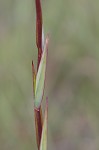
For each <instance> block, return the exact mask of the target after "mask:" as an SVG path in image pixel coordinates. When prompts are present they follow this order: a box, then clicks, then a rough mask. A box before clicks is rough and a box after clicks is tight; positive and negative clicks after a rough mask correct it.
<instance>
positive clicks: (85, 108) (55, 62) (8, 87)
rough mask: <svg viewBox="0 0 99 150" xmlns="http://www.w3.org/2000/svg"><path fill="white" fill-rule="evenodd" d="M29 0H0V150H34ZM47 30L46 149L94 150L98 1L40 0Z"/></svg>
mask: <svg viewBox="0 0 99 150" xmlns="http://www.w3.org/2000/svg"><path fill="white" fill-rule="evenodd" d="M34 4H35V3H34V0H6V1H5V0H0V150H36V140H35V139H36V137H35V128H34V112H33V93H32V91H33V89H32V69H31V61H32V59H33V60H34V62H35V65H36V62H37V48H36V44H35V5H34ZM42 6H43V22H44V30H45V34H46V33H47V32H49V33H50V44H49V56H48V66H47V77H46V95H47V96H48V98H49V135H48V147H49V149H50V150H99V0H94V1H93V0H42Z"/></svg>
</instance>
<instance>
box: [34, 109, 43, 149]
mask: <svg viewBox="0 0 99 150" xmlns="http://www.w3.org/2000/svg"><path fill="white" fill-rule="evenodd" d="M34 113H35V127H36V140H37V147H38V150H39V149H40V142H41V135H42V110H41V107H40V109H39V110H36V109H34Z"/></svg>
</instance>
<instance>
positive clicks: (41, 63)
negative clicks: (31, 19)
mask: <svg viewBox="0 0 99 150" xmlns="http://www.w3.org/2000/svg"><path fill="white" fill-rule="evenodd" d="M35 6H36V45H37V49H38V60H37V69H35V67H34V63H33V61H32V73H33V95H34V115H35V130H36V140H37V147H38V150H47V120H48V100H47V98H46V107H45V113H44V118H43V115H42V106H41V103H42V100H43V95H44V86H45V75H46V63H47V51H48V39H49V38H48V36H47V37H46V39H45V40H44V33H43V27H42V9H41V2H40V0H35Z"/></svg>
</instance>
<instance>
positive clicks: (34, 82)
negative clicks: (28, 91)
mask: <svg viewBox="0 0 99 150" xmlns="http://www.w3.org/2000/svg"><path fill="white" fill-rule="evenodd" d="M32 75H33V94H34V98H35V89H36V71H35V68H34V63H33V60H32Z"/></svg>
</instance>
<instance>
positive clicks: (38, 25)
mask: <svg viewBox="0 0 99 150" xmlns="http://www.w3.org/2000/svg"><path fill="white" fill-rule="evenodd" d="M35 4H36V44H37V48H38V64H37V70H38V67H39V64H40V60H41V56H42V8H41V2H40V0H35Z"/></svg>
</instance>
